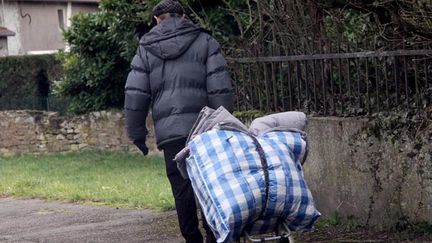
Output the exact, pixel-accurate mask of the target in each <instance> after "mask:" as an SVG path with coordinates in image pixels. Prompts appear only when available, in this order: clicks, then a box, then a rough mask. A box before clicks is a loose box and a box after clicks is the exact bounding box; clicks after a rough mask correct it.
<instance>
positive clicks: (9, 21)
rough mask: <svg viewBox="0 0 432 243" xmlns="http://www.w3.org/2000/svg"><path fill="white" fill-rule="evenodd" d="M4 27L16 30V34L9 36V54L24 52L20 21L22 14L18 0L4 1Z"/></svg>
mask: <svg viewBox="0 0 432 243" xmlns="http://www.w3.org/2000/svg"><path fill="white" fill-rule="evenodd" d="M4 15H5V16H4V21H5V22H4V27H6V28H8V29H10V30H12V31H13V32H15V36H9V37H8V38H7V39H8V49H9V55H20V54H24V52H23V50H22V46H21V31H20V30H21V28H20V22H19V20H20V19H21V16H20V14H19V10H18V3H17V2H9V1H7V2H6V1H5V2H4Z"/></svg>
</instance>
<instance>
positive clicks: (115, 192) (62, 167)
mask: <svg viewBox="0 0 432 243" xmlns="http://www.w3.org/2000/svg"><path fill="white" fill-rule="evenodd" d="M0 195H2V196H15V197H24V198H45V199H51V200H62V201H69V202H80V203H91V204H102V205H109V206H115V207H127V208H151V209H156V210H169V209H173V208H174V200H173V197H172V194H171V189H170V186H169V183H168V179H167V178H166V175H165V163H164V161H163V159H162V158H161V157H160V156H148V157H143V156H142V155H141V154H129V153H119V152H81V153H69V154H50V155H19V156H12V157H0Z"/></svg>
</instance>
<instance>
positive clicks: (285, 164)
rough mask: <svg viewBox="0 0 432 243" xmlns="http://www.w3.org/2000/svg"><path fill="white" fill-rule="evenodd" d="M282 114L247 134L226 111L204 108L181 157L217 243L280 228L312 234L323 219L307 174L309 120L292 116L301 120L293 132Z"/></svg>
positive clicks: (249, 130)
mask: <svg viewBox="0 0 432 243" xmlns="http://www.w3.org/2000/svg"><path fill="white" fill-rule="evenodd" d="M281 114H283V113H280V114H278V115H277V116H271V117H270V119H268V120H266V119H264V122H263V120H257V121H254V122H255V123H254V122H253V123H252V125H253V124H259V125H258V126H256V125H254V126H251V129H248V128H247V127H246V126H245V125H244V124H242V123H241V122H240V121H239V120H237V119H236V118H235V117H233V116H232V115H231V114H230V113H229V112H227V111H226V110H225V109H224V108H223V107H221V108H219V109H218V110H216V111H214V110H212V109H210V108H205V109H204V110H203V111H202V112H201V115H200V117H199V119H198V121H197V122H196V124H195V126H194V128H193V130H192V132H191V135H190V138H189V141H188V144H187V148H186V149H185V150H184V151H182V152H180V153H179V154H178V156H177V157H176V160H177V161H178V163H179V168H180V169H186V172H187V175H188V176H189V178H190V180H191V183H192V187H193V189H194V191H195V193H196V196H197V198H198V201H199V203H200V205H201V208H202V210H203V212H204V215H205V218H206V220H207V222H208V224H209V226H210V228H211V229H212V231H213V233H214V234H215V237H216V238H217V241H218V242H231V241H233V240H234V239H237V238H239V237H240V236H241V234H242V233H243V232H245V231H246V232H248V233H250V234H262V233H268V232H272V231H275V230H276V228H277V227H278V225H280V224H281V223H286V224H287V225H288V227H289V228H290V229H291V230H308V229H310V228H311V227H312V225H313V223H314V222H315V220H316V219H317V218H318V217H319V216H320V213H319V212H318V211H317V210H316V208H315V206H314V202H313V199H312V195H311V193H310V191H309V189H308V187H307V184H306V182H305V180H304V177H303V172H302V161H303V158H304V156H305V154H306V148H307V146H306V141H305V139H304V137H305V134H304V132H302V131H301V130H303V129H304V126H305V125H306V117H305V116H304V114H303V113H301V114H300V113H299V112H295V113H290V114H291V118H292V117H293V116H292V115H295V116H297V118H299V119H297V118H296V119H294V120H295V121H296V122H295V123H293V124H294V125H293V126H290V124H284V122H286V121H288V120H289V119H283V118H282V119H281ZM287 114H288V113H287ZM287 114H285V115H287ZM302 114H303V115H302ZM282 117H283V116H282ZM302 117H303V118H304V119H303V120H304V122H301V121H300V120H301V119H302ZM276 118H277V119H276ZM278 120H279V122H278ZM280 121H282V123H281V122H280ZM269 124H270V125H269ZM272 124H273V125H272ZM260 127H262V129H261V128H260ZM252 131H254V132H252ZM186 155H187V158H186V160H185V161H184V160H182V159H181V158H182V157H184V156H186Z"/></svg>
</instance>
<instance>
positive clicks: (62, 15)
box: [57, 9, 65, 29]
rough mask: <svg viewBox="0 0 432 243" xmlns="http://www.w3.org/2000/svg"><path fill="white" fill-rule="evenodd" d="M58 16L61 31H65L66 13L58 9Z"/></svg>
mask: <svg viewBox="0 0 432 243" xmlns="http://www.w3.org/2000/svg"><path fill="white" fill-rule="evenodd" d="M57 15H58V23H59V27H60V29H64V27H65V23H64V13H63V9H58V10H57Z"/></svg>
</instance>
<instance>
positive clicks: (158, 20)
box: [153, 16, 160, 24]
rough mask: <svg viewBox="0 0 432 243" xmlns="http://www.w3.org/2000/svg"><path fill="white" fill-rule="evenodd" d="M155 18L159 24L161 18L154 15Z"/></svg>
mask: <svg viewBox="0 0 432 243" xmlns="http://www.w3.org/2000/svg"><path fill="white" fill-rule="evenodd" d="M153 18H154V19H155V21H156V24H159V22H160V19H159V18H158V17H156V16H153Z"/></svg>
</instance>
